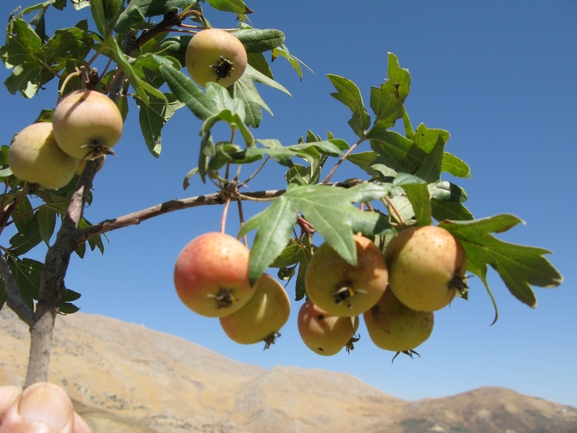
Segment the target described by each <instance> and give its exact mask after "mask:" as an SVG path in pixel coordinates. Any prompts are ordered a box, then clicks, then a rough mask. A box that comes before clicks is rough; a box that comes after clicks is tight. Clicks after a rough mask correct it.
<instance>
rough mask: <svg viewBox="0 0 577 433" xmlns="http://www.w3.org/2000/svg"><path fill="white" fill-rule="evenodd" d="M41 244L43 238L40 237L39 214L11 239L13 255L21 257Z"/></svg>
mask: <svg viewBox="0 0 577 433" xmlns="http://www.w3.org/2000/svg"><path fill="white" fill-rule="evenodd" d="M40 242H42V236H41V235H40V227H39V222H38V214H37V213H35V214H34V217H33V218H32V219H31V220H30V221H29V222H28V223H27V224H26V225H25V226H24V227H23V228H22V229H20V230H19V231H18V233H16V234H15V235H14V236H12V237H11V238H10V249H11V251H12V254H14V255H15V256H20V255H22V254H25V253H27V252H28V251H30V250H31V249H32V248H34V247H35V246H36V245H38V244H39V243H40Z"/></svg>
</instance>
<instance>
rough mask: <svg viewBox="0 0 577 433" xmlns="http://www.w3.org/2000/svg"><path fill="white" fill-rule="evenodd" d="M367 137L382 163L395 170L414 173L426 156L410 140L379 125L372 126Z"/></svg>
mask: <svg viewBox="0 0 577 433" xmlns="http://www.w3.org/2000/svg"><path fill="white" fill-rule="evenodd" d="M367 138H368V139H369V140H370V143H371V148H372V149H373V151H374V152H376V153H377V154H378V155H379V156H380V157H381V158H382V160H383V162H384V164H385V165H386V166H387V167H389V168H392V169H393V170H395V171H397V172H404V173H411V174H412V173H415V172H416V171H417V170H418V169H419V167H420V166H421V164H422V161H423V160H424V159H425V157H426V156H427V154H426V153H425V152H424V151H423V150H422V149H420V148H419V147H418V146H416V145H415V143H413V141H412V140H409V139H408V138H406V137H404V136H403V135H401V134H399V133H398V132H395V131H389V130H387V129H384V128H383V127H381V125H376V126H375V127H374V128H372V129H371V131H370V132H369V133H368V134H367Z"/></svg>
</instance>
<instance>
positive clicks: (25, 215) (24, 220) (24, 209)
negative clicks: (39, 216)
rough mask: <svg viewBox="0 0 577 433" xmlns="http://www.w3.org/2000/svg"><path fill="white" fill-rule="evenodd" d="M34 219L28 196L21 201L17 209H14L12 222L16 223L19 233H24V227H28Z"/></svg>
mask: <svg viewBox="0 0 577 433" xmlns="http://www.w3.org/2000/svg"><path fill="white" fill-rule="evenodd" d="M32 218H34V212H32V204H31V203H30V200H29V198H28V196H27V195H26V196H23V197H22V198H21V199H20V201H19V202H18V205H17V206H16V209H14V212H13V213H12V221H14V225H15V226H16V229H17V230H18V231H22V230H24V227H26V225H28V223H30V221H32Z"/></svg>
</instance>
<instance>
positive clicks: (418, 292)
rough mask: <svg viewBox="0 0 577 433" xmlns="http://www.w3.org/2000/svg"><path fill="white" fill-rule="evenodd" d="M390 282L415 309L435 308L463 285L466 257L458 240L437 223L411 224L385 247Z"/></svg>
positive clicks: (399, 294)
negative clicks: (428, 224) (414, 225)
mask: <svg viewBox="0 0 577 433" xmlns="http://www.w3.org/2000/svg"><path fill="white" fill-rule="evenodd" d="M385 259H386V260H387V265H388V267H389V285H390V286H391V289H392V290H393V292H394V293H395V296H396V297H397V298H398V299H399V301H401V302H402V303H403V304H405V305H406V306H407V307H409V308H411V309H413V310H417V311H436V310H440V309H441V308H443V307H445V306H446V305H448V304H449V303H450V302H451V301H452V300H453V298H454V297H455V294H456V293H457V290H461V289H463V288H465V287H466V284H465V272H466V270H467V269H466V266H467V258H466V256H465V251H464V250H463V247H462V246H461V244H460V243H459V242H458V241H457V239H455V237H454V236H453V235H452V234H451V233H449V232H448V231H447V230H445V229H443V228H441V227H437V226H423V227H413V228H411V229H407V230H403V231H402V232H400V233H399V234H397V235H396V236H395V237H393V238H392V239H391V241H390V242H389V244H388V245H387V248H386V250H385Z"/></svg>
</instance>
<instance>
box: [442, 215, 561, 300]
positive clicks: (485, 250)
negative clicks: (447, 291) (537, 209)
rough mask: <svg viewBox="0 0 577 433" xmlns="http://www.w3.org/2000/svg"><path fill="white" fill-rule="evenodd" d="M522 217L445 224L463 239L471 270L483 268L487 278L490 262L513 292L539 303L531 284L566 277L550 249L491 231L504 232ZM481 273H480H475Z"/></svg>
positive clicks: (553, 282)
mask: <svg viewBox="0 0 577 433" xmlns="http://www.w3.org/2000/svg"><path fill="white" fill-rule="evenodd" d="M521 222H522V221H521V220H520V219H519V218H517V217H516V216H514V215H508V214H503V215H497V216H494V217H490V218H483V219H480V220H474V221H461V222H459V221H454V222H450V221H446V222H442V223H441V224H440V226H441V227H443V228H445V229H447V230H449V231H450V232H451V233H452V234H453V235H454V236H455V237H456V238H457V239H458V240H459V241H460V243H461V245H462V246H463V248H464V250H465V252H466V254H467V262H468V263H471V268H468V270H469V271H471V272H473V273H475V272H481V274H480V275H478V276H479V277H481V278H483V280H485V272H486V265H490V266H491V267H492V268H493V269H495V270H496V271H497V273H498V274H499V276H500V277H501V279H502V280H503V282H504V283H505V285H506V286H507V288H508V289H509V291H510V292H511V294H512V295H513V296H515V297H516V298H517V299H519V300H520V301H521V302H523V303H524V304H526V305H529V306H530V307H536V306H537V299H536V297H535V294H534V292H533V290H532V289H531V286H538V287H545V288H551V287H556V286H558V285H559V284H561V282H562V281H563V277H562V276H561V274H560V273H559V271H557V269H555V267H554V266H553V265H552V264H551V263H550V262H549V261H548V260H547V259H546V258H545V257H543V255H544V254H550V251H548V250H545V249H542V248H536V247H529V246H523V245H516V244H511V243H507V242H504V241H501V240H499V239H497V238H496V237H494V236H493V235H491V234H490V233H501V232H504V231H506V230H509V229H510V228H512V227H514V226H515V225H517V224H519V223H521ZM475 275H477V274H475Z"/></svg>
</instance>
